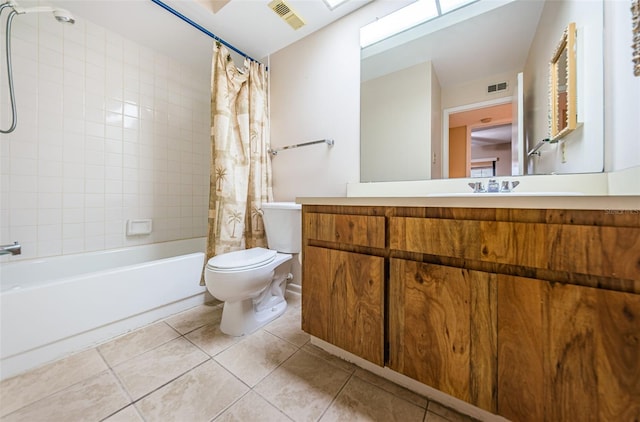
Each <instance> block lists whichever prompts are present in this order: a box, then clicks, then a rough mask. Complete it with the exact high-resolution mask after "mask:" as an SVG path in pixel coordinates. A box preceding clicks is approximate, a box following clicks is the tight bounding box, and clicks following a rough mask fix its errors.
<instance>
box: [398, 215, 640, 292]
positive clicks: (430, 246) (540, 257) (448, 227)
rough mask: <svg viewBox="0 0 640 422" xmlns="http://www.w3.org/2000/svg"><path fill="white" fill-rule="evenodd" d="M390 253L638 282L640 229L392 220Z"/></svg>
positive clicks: (405, 218)
mask: <svg viewBox="0 0 640 422" xmlns="http://www.w3.org/2000/svg"><path fill="white" fill-rule="evenodd" d="M389 237H390V239H389V243H390V248H391V249H392V250H398V251H406V252H418V253H424V254H429V255H439V256H447V257H453V258H462V259H468V260H476V261H484V262H493V263H498V264H509V265H517V266H522V267H529V268H540V269H546V270H551V271H563V272H570V273H579V274H587V275H593V276H602V277H614V278H621V279H629V280H638V279H640V228H635V227H609V226H604V227H602V226H600V227H598V226H586V225H576V224H541V223H515V222H503V221H477V220H450V219H440V218H413V217H391V218H390V220H389Z"/></svg>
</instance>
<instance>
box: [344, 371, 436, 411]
mask: <svg viewBox="0 0 640 422" xmlns="http://www.w3.org/2000/svg"><path fill="white" fill-rule="evenodd" d="M354 375H355V376H356V377H358V378H361V379H363V380H365V381H367V382H368V383H370V384H373V385H375V386H377V387H380V388H382V389H383V390H385V391H388V392H389V393H391V394H393V395H395V396H398V397H400V398H401V399H404V400H406V401H408V402H411V403H413V404H415V405H416V406H420V407H422V408H423V409H426V407H427V404H428V403H429V401H428V400H427V399H426V398H425V397H423V396H421V395H419V394H416V393H414V392H413V391H410V390H407V389H406V388H404V387H401V386H399V385H398V384H395V383H393V382H391V381H389V380H386V379H384V378H382V377H379V376H377V375H375V374H372V373H371V372H369V371H365V370H364V369H362V368H356V372H355V374H354Z"/></svg>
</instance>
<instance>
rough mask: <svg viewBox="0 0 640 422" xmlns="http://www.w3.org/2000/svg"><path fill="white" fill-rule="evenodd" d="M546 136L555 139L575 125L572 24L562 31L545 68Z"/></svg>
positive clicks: (574, 60)
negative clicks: (548, 110)
mask: <svg viewBox="0 0 640 422" xmlns="http://www.w3.org/2000/svg"><path fill="white" fill-rule="evenodd" d="M549 75H550V77H549V85H550V87H549V103H550V109H551V110H550V116H549V126H550V132H551V133H550V139H551V140H558V139H560V138H562V137H564V136H566V135H567V134H568V133H570V132H572V131H573V130H574V129H575V128H576V127H577V125H578V110H577V100H576V24H575V23H574V22H572V23H570V24H569V25H568V26H567V28H566V29H565V31H564V33H563V34H562V38H561V39H560V43H559V44H558V48H556V51H555V53H554V54H553V57H552V58H551V63H550V69H549Z"/></svg>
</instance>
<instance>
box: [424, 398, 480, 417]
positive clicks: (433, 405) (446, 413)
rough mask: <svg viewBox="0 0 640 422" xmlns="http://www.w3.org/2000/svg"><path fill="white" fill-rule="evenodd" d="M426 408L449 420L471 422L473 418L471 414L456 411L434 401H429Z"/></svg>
mask: <svg viewBox="0 0 640 422" xmlns="http://www.w3.org/2000/svg"><path fill="white" fill-rule="evenodd" d="M427 410H428V411H429V412H431V413H435V414H436V415H439V416H442V417H443V418H445V419H446V420H448V421H450V422H471V421H474V420H475V419H474V418H472V417H471V416H468V415H465V414H462V413H460V412H457V411H455V410H453V409H450V408H448V407H445V406H443V405H441V404H440V403H437V402H434V401H430V402H429V405H428V406H427Z"/></svg>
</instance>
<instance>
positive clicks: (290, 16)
mask: <svg viewBox="0 0 640 422" xmlns="http://www.w3.org/2000/svg"><path fill="white" fill-rule="evenodd" d="M269 7H270V8H271V10H273V11H274V12H276V13H277V14H278V16H280V17H281V18H282V19H284V21H285V22H287V23H288V24H289V25H290V26H291V27H292V28H293V29H299V28H302V27H303V26H304V21H303V20H302V18H301V17H300V16H298V15H297V14H296V12H294V11H293V9H291V6H289V5H288V4H287V3H285V2H284V0H273V1H272V2H271V3H269Z"/></svg>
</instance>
